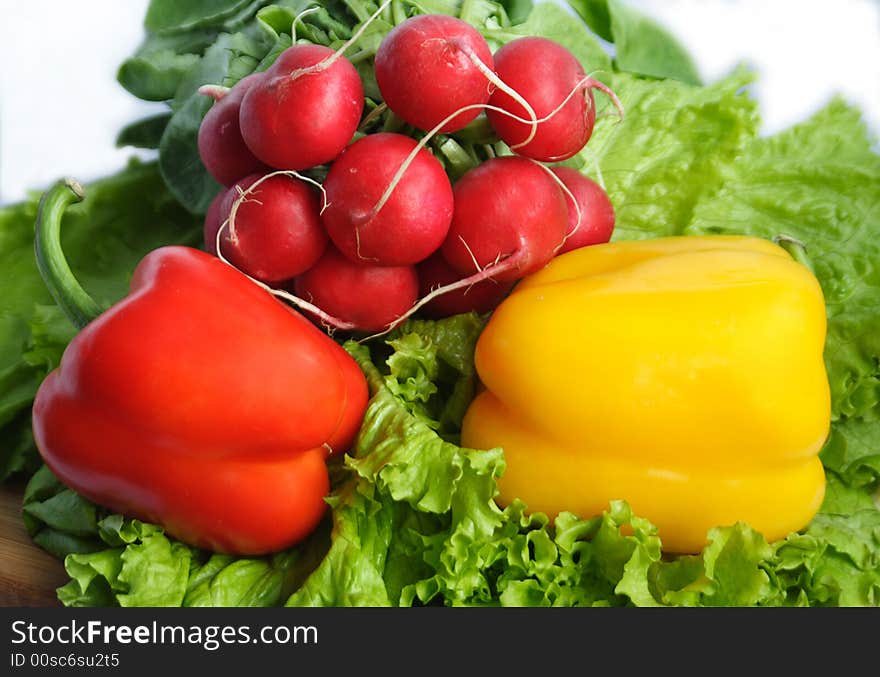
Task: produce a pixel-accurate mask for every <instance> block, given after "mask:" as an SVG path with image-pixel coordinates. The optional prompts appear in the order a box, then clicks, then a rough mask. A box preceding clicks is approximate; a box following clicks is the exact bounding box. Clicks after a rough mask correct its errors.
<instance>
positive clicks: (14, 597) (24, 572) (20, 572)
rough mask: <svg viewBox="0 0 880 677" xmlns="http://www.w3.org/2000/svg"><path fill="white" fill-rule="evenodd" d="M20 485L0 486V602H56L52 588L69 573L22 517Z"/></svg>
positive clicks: (6, 603)
mask: <svg viewBox="0 0 880 677" xmlns="http://www.w3.org/2000/svg"><path fill="white" fill-rule="evenodd" d="M22 491H23V487H21V486H15V485H13V486H0V606H19V607H25V606H26V607H37V606H58V605H59V602H58V598H57V597H56V595H55V589H56V588H58V587H59V586H61V585H64V584H65V583H66V582H67V581H68V577H67V575H66V574H65V572H64V567H63V566H62V565H61V562H59V561H58V560H56V559H55V558H54V557H52V556H51V555H49V554H48V553H46V552H45V551H44V550H41V549H40V548H38V547H37V546H36V545H34V543H33V541H31V539H30V536H28V533H27V531H25V528H24V524H23V523H22V521H21V496H22Z"/></svg>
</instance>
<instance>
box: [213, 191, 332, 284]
mask: <svg viewBox="0 0 880 677" xmlns="http://www.w3.org/2000/svg"><path fill="white" fill-rule="evenodd" d="M261 178H262V175H260V174H252V175H250V176H248V177H245V178H244V179H242V180H241V181H239V182H238V183H236V184H235V186H233V187H232V188H230V189H229V190H228V191H226V195H225V196H224V199H223V203H222V205H221V207H220V212H221V218H222V220H226V219H229V223H227V225H226V227H225V228H224V230H223V232H222V234H221V236H220V251H221V252H222V254H223V256H224V258H226V260H227V261H229V263H231V264H232V265H234V266H235V267H236V268H238V269H239V270H241V271H242V272H243V273H245V274H247V275H249V276H251V277H253V278H254V279H256V280H259V281H260V282H263V283H265V284H269V285H274V284H280V283H282V282H285V281H288V280H290V279H292V278H294V277H296V276H297V275H299V274H300V273H302V272H304V271H306V270H307V269H309V268H310V267H312V266H313V265H314V264H315V263H316V262H317V261H318V259H319V258H320V257H321V254H323V253H324V248H325V247H326V246H327V234H326V233H325V232H324V229H323V228H322V227H321V220H320V216H319V212H320V209H321V200H320V196H319V195H318V193H317V191H316V190H315V189H314V188H313V187H312V186H310V185H308V184H307V183H305V182H303V181H299V180H298V179H294V178H290V177H288V176H283V175H278V176H270V177H269V178H266V179H265V180H263V181H262V182H260V183H259V184H258V185H254V184H255V183H256V182H257V181H259V180H260V179H261ZM251 186H253V188H251ZM249 189H250V190H249ZM240 191H245V195H244V198H243V199H242V201H241V202H239V204H238V208H237V209H236V210H235V213H234V214H232V213H231V212H232V209H233V206H234V204H235V202H236V201H237V200H239V199H240V197H241V192H240Z"/></svg>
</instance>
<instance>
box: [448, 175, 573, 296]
mask: <svg viewBox="0 0 880 677" xmlns="http://www.w3.org/2000/svg"><path fill="white" fill-rule="evenodd" d="M454 195H455V212H454V214H453V217H452V225H451V226H450V228H449V234H448V235H447V236H446V241H445V242H444V243H443V247H442V252H443V256H444V258H445V259H446V260H447V261H448V262H449V264H450V265H451V266H452V267H453V268H455V269H456V270H457V271H459V272H460V273H463V274H470V273H476V272H478V270H483V269H485V271H484V272H485V273H486V274H487V275H486V277H492V278H494V279H496V280H501V281H510V280H518V279H520V278H521V277H524V276H525V275H528V274H529V273H531V272H534V271H536V270H538V269H539V268H542V267H543V266H544V265H546V264H547V262H548V261H550V259H551V258H553V255H554V254H555V252H556V248H557V247H559V246H560V243H561V242H562V239H563V238H564V237H565V233H566V231H567V229H568V207H567V206H566V198H565V194H564V193H563V192H562V189H561V188H560V187H559V185H558V184H557V183H556V181H555V180H554V178H553V177H552V175H551V174H550V173H549V171H548V170H547V169H546V168H545V167H543V166H541V165H539V164H537V163H535V162H532V161H531V160H527V159H525V158H520V157H499V158H492V159H490V160H487V161H485V162H483V163H482V164H480V165H478V166H477V167H475V168H474V169H471V170H469V171H468V172H466V173H465V174H464V176H462V177H461V178H460V179H459V180H458V182H457V183H456V184H455V187H454ZM496 264H497V265H496ZM475 281H476V280H475Z"/></svg>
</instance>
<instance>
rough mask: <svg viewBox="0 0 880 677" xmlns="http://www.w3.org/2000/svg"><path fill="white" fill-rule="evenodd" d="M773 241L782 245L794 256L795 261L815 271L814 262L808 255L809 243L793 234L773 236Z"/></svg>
mask: <svg viewBox="0 0 880 677" xmlns="http://www.w3.org/2000/svg"><path fill="white" fill-rule="evenodd" d="M773 242H774V243H776V244H778V245H779V246H780V247H782V248H783V249H784V250H785V251H787V252H788V254H789V256H791V258H793V259H794V260H795V261H797V262H798V263H800V264H801V265H803V266H805V267H806V268H808V269H809V270H810V271H811V272H813V273H815V271H814V270H813V262H812V261H810V257H809V256H807V245H806V244H804V243H803V242H801V241H800V240H798V239H797V238H795V237H792V236H791V235H785V234H780V235H777V236H776V237H774V238H773Z"/></svg>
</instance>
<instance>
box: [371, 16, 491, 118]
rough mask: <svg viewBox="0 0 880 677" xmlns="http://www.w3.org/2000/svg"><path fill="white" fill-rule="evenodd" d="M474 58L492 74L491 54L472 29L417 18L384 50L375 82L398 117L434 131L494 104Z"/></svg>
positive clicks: (445, 19) (447, 18)
mask: <svg viewBox="0 0 880 677" xmlns="http://www.w3.org/2000/svg"><path fill="white" fill-rule="evenodd" d="M472 56H475V57H476V58H477V59H479V60H480V61H481V62H482V63H483V64H485V66H486V68H488V69H489V70H492V69H493V61H492V52H491V51H490V50H489V46H488V45H487V44H486V41H485V40H484V39H483V36H482V35H480V34H479V33H478V32H477V30H476V29H475V28H474V27H473V26H471V25H470V24H468V23H467V22H465V21H462V20H461V19H456V18H454V17H451V16H445V15H432V14H424V15H419V16H414V17H412V18H410V19H407V20H406V21H404V22H403V23H401V24H398V25H397V26H396V27H395V28H394V29H392V30H391V32H390V33H388V35H387V36H386V37H385V39H384V40H382V43H381V44H380V45H379V49H378V51H377V52H376V60H375V65H376V82H377V83H378V85H379V91H380V92H381V93H382V98H383V99H384V100H385V103H386V104H387V105H388V107H389V108H390V109H391V110H392V111H394V113H395V114H397V115H398V116H399V117H400V118H402V119H403V120H405V121H406V122H408V123H409V124H411V125H413V126H414V127H417V128H418V129H422V130H424V131H429V130H431V129H434V127H436V126H437V125H438V124H440V123H441V122H442V121H443V120H445V119H446V118H447V117H448V116H450V115H452V114H453V113H455V111H457V110H458V109H460V108H463V107H465V106H470V105H475V104H485V103H487V102H488V101H489V95H490V93H491V91H492V89H493V87H492V85H491V84H490V83H489V81H488V80H487V79H486V76H485V75H484V74H483V73H481V72H480V70H479V69H478V68H477V66H476V65H475V64H474V62H473V60H472ZM479 113H480V110H479V109H476V108H475V109H473V110H469V111H466V112H463V113H461V114H460V115H457V116H456V117H455V118H453V119H452V120H450V121H449V122H448V123H446V124H445V125H444V126H443V127H442V128H441V129H440V131H441V132H452V131H455V130H458V129H461V128H462V127H464V126H465V125H467V124H468V123H469V122H470V121H471V120H473V119H474V118H475V117H476V116H477V115H478V114H479Z"/></svg>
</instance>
